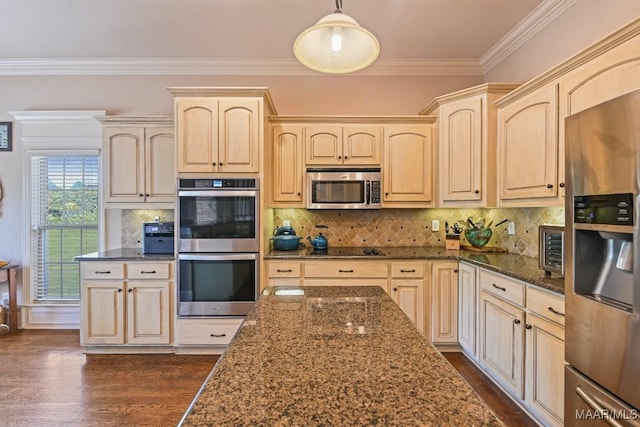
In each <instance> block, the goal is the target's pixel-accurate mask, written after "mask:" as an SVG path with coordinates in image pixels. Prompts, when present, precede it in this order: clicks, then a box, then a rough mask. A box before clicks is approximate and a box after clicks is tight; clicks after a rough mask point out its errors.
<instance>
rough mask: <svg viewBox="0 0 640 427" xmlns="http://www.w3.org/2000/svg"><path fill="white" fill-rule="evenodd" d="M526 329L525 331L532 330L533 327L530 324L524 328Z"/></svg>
mask: <svg viewBox="0 0 640 427" xmlns="http://www.w3.org/2000/svg"><path fill="white" fill-rule="evenodd" d="M524 328H525V329H531V328H532V326H531V325H529V324H527V325H525V327H524Z"/></svg>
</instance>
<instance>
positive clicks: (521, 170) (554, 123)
mask: <svg viewBox="0 0 640 427" xmlns="http://www.w3.org/2000/svg"><path fill="white" fill-rule="evenodd" d="M559 166H560V147H559V145H558V85H557V84H556V83H552V84H549V85H547V86H543V87H542V88H540V89H537V90H535V91H533V92H531V93H529V94H527V95H525V96H522V97H520V98H517V99H515V100H514V101H512V102H510V103H508V104H505V105H501V106H500V107H499V108H498V189H499V198H500V201H499V205H500V206H505V207H506V206H514V207H515V206H552V205H561V204H563V203H564V199H563V198H562V197H561V196H562V195H563V193H560V192H559V191H558V190H559V188H562V187H564V181H563V180H562V181H560V180H559Z"/></svg>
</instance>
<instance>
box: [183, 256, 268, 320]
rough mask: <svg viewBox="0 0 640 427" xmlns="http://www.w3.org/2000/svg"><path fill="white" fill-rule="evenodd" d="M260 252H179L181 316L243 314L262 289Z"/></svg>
mask: <svg viewBox="0 0 640 427" xmlns="http://www.w3.org/2000/svg"><path fill="white" fill-rule="evenodd" d="M258 265H259V264H258V254H257V253H232V254H225V253H216V254H179V255H178V316H180V317H185V316H244V315H246V314H247V313H249V310H251V307H253V304H254V303H255V302H256V299H257V297H258V292H259V272H258V269H259V267H258Z"/></svg>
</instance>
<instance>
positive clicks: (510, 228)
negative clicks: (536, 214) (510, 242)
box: [507, 221, 516, 234]
mask: <svg viewBox="0 0 640 427" xmlns="http://www.w3.org/2000/svg"><path fill="white" fill-rule="evenodd" d="M507 233H509V234H516V223H515V222H513V221H509V222H508V223H507Z"/></svg>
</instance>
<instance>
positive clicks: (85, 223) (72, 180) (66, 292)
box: [31, 154, 99, 302]
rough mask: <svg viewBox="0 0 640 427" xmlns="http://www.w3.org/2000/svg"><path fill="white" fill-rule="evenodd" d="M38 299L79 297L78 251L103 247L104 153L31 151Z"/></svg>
mask: <svg viewBox="0 0 640 427" xmlns="http://www.w3.org/2000/svg"><path fill="white" fill-rule="evenodd" d="M31 197H32V199H31V215H32V217H31V252H32V253H31V256H32V258H31V259H32V266H31V272H32V276H31V288H32V299H33V301H34V302H36V301H39V302H50V301H78V300H79V297H80V273H79V268H78V263H77V262H76V261H73V257H75V256H77V255H80V254H84V253H89V252H96V251H97V250H98V212H99V210H98V198H99V188H98V156H94V155H67V154H65V155H32V156H31Z"/></svg>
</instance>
